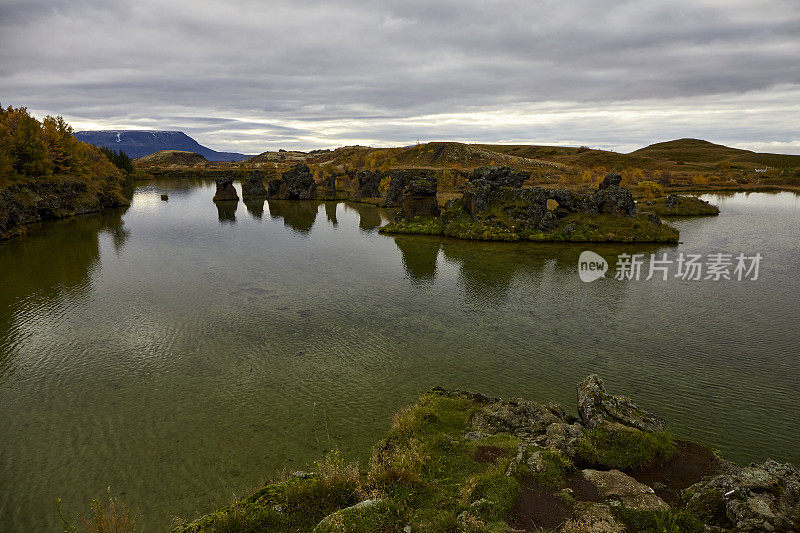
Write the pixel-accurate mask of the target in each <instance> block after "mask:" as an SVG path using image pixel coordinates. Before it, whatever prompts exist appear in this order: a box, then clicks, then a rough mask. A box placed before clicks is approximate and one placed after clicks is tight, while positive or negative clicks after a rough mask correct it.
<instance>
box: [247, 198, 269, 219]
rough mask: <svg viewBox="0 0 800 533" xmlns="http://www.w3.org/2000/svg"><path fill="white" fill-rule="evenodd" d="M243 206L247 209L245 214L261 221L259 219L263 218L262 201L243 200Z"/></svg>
mask: <svg viewBox="0 0 800 533" xmlns="http://www.w3.org/2000/svg"><path fill="white" fill-rule="evenodd" d="M244 206H245V207H246V208H247V212H248V213H250V216H251V217H253V218H254V219H255V220H261V218H262V217H263V216H264V200H263V199H247V200H244Z"/></svg>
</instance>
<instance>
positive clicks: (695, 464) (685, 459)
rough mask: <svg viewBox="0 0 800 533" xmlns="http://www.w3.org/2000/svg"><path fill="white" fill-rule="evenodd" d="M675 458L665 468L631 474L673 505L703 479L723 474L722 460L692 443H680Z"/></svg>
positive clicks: (629, 471)
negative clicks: (690, 487)
mask: <svg viewBox="0 0 800 533" xmlns="http://www.w3.org/2000/svg"><path fill="white" fill-rule="evenodd" d="M675 444H676V446H677V448H678V451H677V453H676V454H675V456H674V457H673V458H672V459H671V460H669V461H668V462H667V463H665V464H663V465H652V466H646V467H640V468H637V469H635V470H627V471H625V473H626V474H628V475H629V476H631V477H632V478H633V479H635V480H636V481H638V482H639V483H644V484H645V485H648V486H650V487H652V489H653V490H654V491H655V492H656V494H657V495H658V496H659V497H660V498H661V499H662V500H664V501H665V502H667V503H668V504H670V505H676V504H680V503H681V495H680V493H681V491H682V490H683V489H685V488H687V487H689V486H690V485H693V484H695V483H697V482H698V481H700V480H701V479H702V478H703V477H705V476H709V475H713V474H716V473H718V472H719V464H720V462H719V459H718V458H717V457H716V455H714V452H713V451H711V449H710V448H707V447H705V446H702V445H700V444H697V443H695V442H689V441H677V442H676V443H675Z"/></svg>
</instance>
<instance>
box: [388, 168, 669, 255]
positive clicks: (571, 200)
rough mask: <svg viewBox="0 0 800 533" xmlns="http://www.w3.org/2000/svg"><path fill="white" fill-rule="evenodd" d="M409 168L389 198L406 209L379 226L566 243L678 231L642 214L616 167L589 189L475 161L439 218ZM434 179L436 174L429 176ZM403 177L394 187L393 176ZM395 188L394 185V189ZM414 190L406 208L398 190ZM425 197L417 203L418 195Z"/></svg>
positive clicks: (659, 238) (656, 237) (649, 237)
mask: <svg viewBox="0 0 800 533" xmlns="http://www.w3.org/2000/svg"><path fill="white" fill-rule="evenodd" d="M418 173H419V171H417V170H415V171H414V175H401V176H397V177H394V176H393V178H392V183H391V184H390V186H389V191H388V192H387V195H386V203H387V205H392V204H393V203H394V202H396V201H397V200H396V198H399V201H400V204H401V205H403V207H404V209H403V210H402V211H401V212H400V216H399V217H398V219H397V220H395V222H394V223H391V224H388V225H386V226H383V227H382V228H381V231H382V232H384V233H409V234H414V233H416V234H429V235H446V236H449V237H458V238H461V239H476V240H501V241H516V240H520V239H525V240H531V241H571V242H677V241H678V237H679V235H678V231H677V230H676V229H675V228H672V227H670V226H667V225H664V224H662V223H661V219H660V218H658V217H657V216H655V215H653V214H652V213H650V214H646V215H640V214H638V213H637V211H636V203H635V202H634V201H633V196H632V195H631V193H630V191H628V190H627V189H625V188H623V187H621V186H620V185H619V183H620V181H621V177H620V176H619V175H618V174H609V175H608V176H606V178H605V180H604V181H603V183H602V184H601V185H600V188H599V189H598V190H597V191H596V192H595V193H594V194H583V193H579V192H574V191H571V190H568V189H544V188H542V187H527V188H523V187H522V184H523V183H524V182H525V180H526V179H528V177H529V176H528V174H527V173H526V172H519V171H515V170H514V169H512V168H510V167H481V168H477V169H475V170H474V171H473V172H472V173H471V174H469V175H468V176H467V179H468V183H467V184H466V185H465V186H464V187H463V195H462V197H461V198H460V199H455V200H450V201H448V202H447V204H445V209H444V212H443V213H442V214H441V216H439V217H437V216H436V213H438V208H437V209H434V208H433V195H432V191H428V192H426V193H424V194H423V192H422V191H423V190H424V187H421V188H420V187H418V186H412V187H408V186H407V185H409V184H411V183H426V182H427V181H429V180H426V179H423V178H422V177H421V176H419V175H418ZM430 181H431V182H434V183H435V178H434V179H433V180H430ZM401 182H402V183H405V185H404V187H403V192H402V194H399V195H398V194H397V187H398V183H401ZM393 187H394V188H393ZM407 193H409V194H412V193H413V194H414V195H415V198H413V199H412V203H413V204H414V205H415V207H414V208H412V207H410V206H409V207H408V208H406V205H405V200H404V196H405V195H406V194H407ZM423 196H426V197H427V200H426V201H427V202H428V204H427V205H426V207H424V208H423V207H421V204H420V202H421V201H422V197H423Z"/></svg>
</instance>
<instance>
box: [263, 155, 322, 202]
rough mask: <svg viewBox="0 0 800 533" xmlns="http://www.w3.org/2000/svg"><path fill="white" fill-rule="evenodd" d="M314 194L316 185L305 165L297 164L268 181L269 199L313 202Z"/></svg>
mask: <svg viewBox="0 0 800 533" xmlns="http://www.w3.org/2000/svg"><path fill="white" fill-rule="evenodd" d="M316 193H317V184H316V182H315V181H314V176H313V175H312V174H311V170H310V169H309V168H308V165H306V164H305V163H297V164H296V165H294V166H293V167H292V168H290V169H289V170H287V171H286V172H284V173H283V175H282V176H281V177H280V178H275V179H273V180H270V182H269V184H268V188H267V194H268V195H269V197H270V198H278V199H282V200H313V199H314V198H315V197H316Z"/></svg>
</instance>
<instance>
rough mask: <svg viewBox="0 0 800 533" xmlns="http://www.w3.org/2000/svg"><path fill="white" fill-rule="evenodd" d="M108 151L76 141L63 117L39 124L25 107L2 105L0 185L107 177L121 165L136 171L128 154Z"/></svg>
mask: <svg viewBox="0 0 800 533" xmlns="http://www.w3.org/2000/svg"><path fill="white" fill-rule="evenodd" d="M108 152H111V154H110V155H109V154H107V153H104V152H103V151H101V150H98V149H97V148H95V147H94V146H92V145H90V144H87V143H84V142H81V141H79V140H78V139H76V138H75V137H74V136H73V130H72V127H71V126H70V125H69V124H67V123H66V122H65V121H64V119H63V118H62V117H60V116H57V117H53V116H49V115H48V116H47V117H45V118H44V119H43V120H42V121H41V122H40V121H39V120H37V119H36V118H34V117H32V116H31V115H30V114H29V113H28V110H27V108H25V107H17V108H14V107H11V106H8V107H6V108H3V107H2V106H0V185H7V184H8V183H10V182H12V181H17V180H26V179H47V178H50V177H57V176H66V175H69V176H73V177H79V178H93V177H104V176H110V175H115V174H117V173H118V172H119V171H118V170H117V168H123V167H122V166H121V165H124V166H127V167H129V168H131V169H132V168H133V167H132V165H130V159H129V158H128V156H127V155H124V154H122V155H120V153H118V152H116V153H115V152H114V151H113V150H108ZM123 156H124V157H123ZM126 170H127V169H126Z"/></svg>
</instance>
